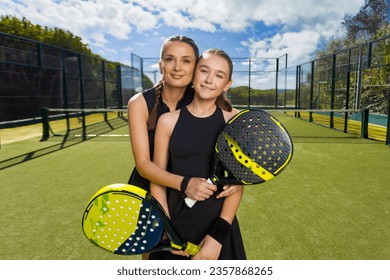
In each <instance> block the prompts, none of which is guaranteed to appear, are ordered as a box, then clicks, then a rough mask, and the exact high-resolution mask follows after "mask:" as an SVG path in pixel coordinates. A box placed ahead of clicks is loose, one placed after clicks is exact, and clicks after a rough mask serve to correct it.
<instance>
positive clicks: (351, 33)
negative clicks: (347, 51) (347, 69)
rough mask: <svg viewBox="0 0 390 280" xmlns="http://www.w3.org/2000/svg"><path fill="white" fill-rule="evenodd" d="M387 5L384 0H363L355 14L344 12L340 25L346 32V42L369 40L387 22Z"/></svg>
mask: <svg viewBox="0 0 390 280" xmlns="http://www.w3.org/2000/svg"><path fill="white" fill-rule="evenodd" d="M387 20H388V7H387V3H386V1H385V0H365V4H364V5H363V6H362V7H361V8H360V10H359V12H358V13H357V14H356V15H354V16H353V15H351V14H345V15H344V21H343V22H342V25H343V26H344V27H345V29H346V32H347V38H346V39H347V41H346V42H347V43H348V42H350V43H355V42H359V41H367V40H370V39H371V37H372V36H373V35H374V34H375V33H376V32H377V31H378V30H379V29H380V28H381V27H383V25H385V24H386V23H387Z"/></svg>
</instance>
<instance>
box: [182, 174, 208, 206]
mask: <svg viewBox="0 0 390 280" xmlns="http://www.w3.org/2000/svg"><path fill="white" fill-rule="evenodd" d="M207 182H208V183H210V184H212V183H213V182H212V181H211V180H210V178H208V179H207ZM184 201H185V203H186V204H187V206H188V207H190V208H192V206H194V205H195V203H196V200H195V199H192V198H189V197H186V198H185V199H184Z"/></svg>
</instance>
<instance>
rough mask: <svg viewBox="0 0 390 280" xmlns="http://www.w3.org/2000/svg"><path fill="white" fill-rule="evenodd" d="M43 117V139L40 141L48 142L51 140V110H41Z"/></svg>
mask: <svg viewBox="0 0 390 280" xmlns="http://www.w3.org/2000/svg"><path fill="white" fill-rule="evenodd" d="M41 115H42V138H41V140H40V141H47V139H49V137H50V135H49V109H48V108H46V107H42V108H41Z"/></svg>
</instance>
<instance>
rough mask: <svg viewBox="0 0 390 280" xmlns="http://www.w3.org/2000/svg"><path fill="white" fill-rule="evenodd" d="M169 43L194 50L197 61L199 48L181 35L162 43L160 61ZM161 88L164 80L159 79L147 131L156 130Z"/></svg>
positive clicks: (155, 88)
mask: <svg viewBox="0 0 390 280" xmlns="http://www.w3.org/2000/svg"><path fill="white" fill-rule="evenodd" d="M170 42H183V43H186V44H188V45H189V46H190V47H191V48H192V49H193V50H194V53H195V57H196V59H198V57H199V48H198V46H197V45H196V43H195V42H194V40H192V39H191V38H189V37H186V36H183V35H174V36H171V37H169V38H167V39H166V40H165V41H164V43H163V44H162V46H161V51H160V61H161V60H162V59H163V57H164V51H165V46H166V45H167V44H168V43H170ZM163 88H164V78H163V79H161V80H160V81H159V82H158V83H157V84H156V85H155V86H154V90H155V92H156V99H155V101H154V106H153V109H152V111H151V112H150V114H149V119H148V129H149V130H154V129H155V128H156V123H157V106H158V105H159V104H160V99H161V95H162V92H163Z"/></svg>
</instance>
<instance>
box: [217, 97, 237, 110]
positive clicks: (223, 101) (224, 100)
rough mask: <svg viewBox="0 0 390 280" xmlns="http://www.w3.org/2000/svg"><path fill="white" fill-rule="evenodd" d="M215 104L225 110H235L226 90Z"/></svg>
mask: <svg viewBox="0 0 390 280" xmlns="http://www.w3.org/2000/svg"><path fill="white" fill-rule="evenodd" d="M215 105H217V106H218V107H221V108H222V109H223V110H225V111H228V112H231V111H232V110H233V107H232V103H231V102H230V100H229V98H228V97H227V95H226V92H222V93H221V94H220V95H219V96H218V97H217V99H216V100H215Z"/></svg>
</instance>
